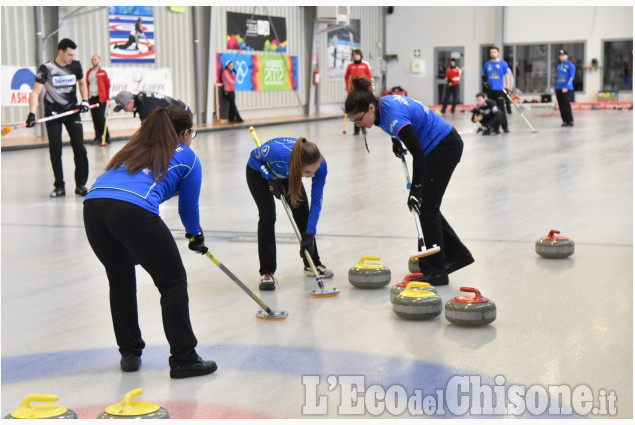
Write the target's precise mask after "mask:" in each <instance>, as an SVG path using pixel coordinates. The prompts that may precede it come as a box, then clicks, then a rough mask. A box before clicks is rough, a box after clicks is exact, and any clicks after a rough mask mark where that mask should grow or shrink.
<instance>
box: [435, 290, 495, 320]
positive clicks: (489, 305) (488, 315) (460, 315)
mask: <svg viewBox="0 0 635 425" xmlns="http://www.w3.org/2000/svg"><path fill="white" fill-rule="evenodd" d="M460 289H461V291H462V292H472V293H474V296H473V297H465V296H459V297H454V298H453V299H451V300H450V301H448V302H447V303H446V304H445V318H446V319H447V320H448V322H450V323H454V324H455V325H461V326H482V325H487V324H489V323H492V322H493V321H494V320H496V304H494V301H492V300H490V299H488V298H485V297H484V296H482V295H481V292H480V291H479V290H478V289H476V288H468V287H466V286H463V287H461V288H460Z"/></svg>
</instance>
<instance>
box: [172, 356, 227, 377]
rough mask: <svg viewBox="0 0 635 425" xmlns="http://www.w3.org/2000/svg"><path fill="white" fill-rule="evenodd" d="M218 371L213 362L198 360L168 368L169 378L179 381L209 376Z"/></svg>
mask: <svg viewBox="0 0 635 425" xmlns="http://www.w3.org/2000/svg"><path fill="white" fill-rule="evenodd" d="M216 369H218V366H216V362H214V361H213V360H203V359H202V358H200V357H199V358H198V359H197V360H196V361H195V362H194V363H187V364H182V365H174V366H170V378H174V379H181V378H191V377H192V376H202V375H209V374H210V373H213V372H215V371H216Z"/></svg>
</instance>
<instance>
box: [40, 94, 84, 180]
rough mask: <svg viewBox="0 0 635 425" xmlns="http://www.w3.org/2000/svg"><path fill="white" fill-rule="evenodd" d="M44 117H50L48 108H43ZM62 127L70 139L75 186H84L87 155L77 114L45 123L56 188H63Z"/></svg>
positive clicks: (80, 120) (51, 113)
mask: <svg viewBox="0 0 635 425" xmlns="http://www.w3.org/2000/svg"><path fill="white" fill-rule="evenodd" d="M44 115H45V116H47V117H50V116H52V115H53V111H52V109H51V108H49V107H48V106H47V107H46V108H45V113H44ZM62 126H64V127H66V131H67V132H68V135H69V136H70V139H71V147H72V148H73V157H74V159H75V186H85V185H86V181H87V180H88V154H87V153H86V147H85V146H84V126H83V125H82V119H81V117H80V116H79V113H77V114H72V115H69V116H67V117H64V118H61V119H56V120H51V121H47V122H46V132H47V133H48V137H49V155H50V157H51V166H52V167H53V175H54V176H55V181H54V182H53V185H54V186H55V187H56V188H64V170H63V167H62Z"/></svg>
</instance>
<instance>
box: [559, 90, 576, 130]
mask: <svg viewBox="0 0 635 425" xmlns="http://www.w3.org/2000/svg"><path fill="white" fill-rule="evenodd" d="M571 93H572V91H571V90H569V91H567V92H566V93H563V92H562V90H556V100H558V108H560V116H561V117H562V122H564V123H570V122H573V114H572V113H571Z"/></svg>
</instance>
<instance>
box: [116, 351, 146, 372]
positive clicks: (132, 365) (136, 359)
mask: <svg viewBox="0 0 635 425" xmlns="http://www.w3.org/2000/svg"><path fill="white" fill-rule="evenodd" d="M119 364H120V365H121V370H123V371H124V372H136V371H138V370H139V367H141V357H140V356H136V355H134V354H128V355H127V356H121V361H120V362H119Z"/></svg>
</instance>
